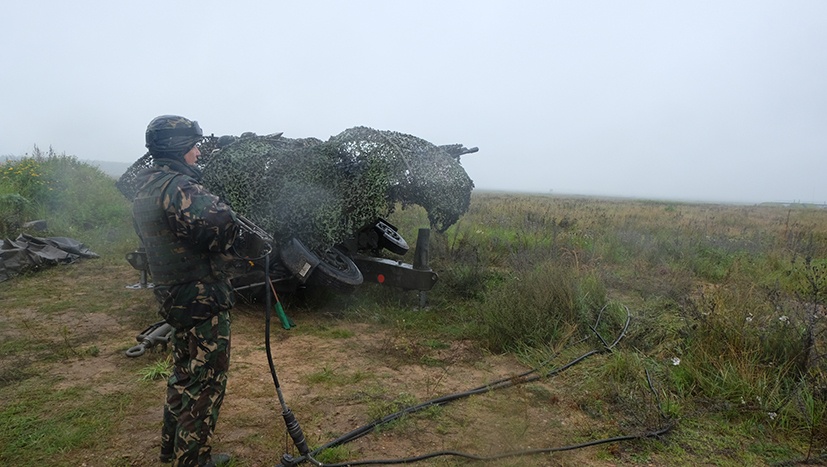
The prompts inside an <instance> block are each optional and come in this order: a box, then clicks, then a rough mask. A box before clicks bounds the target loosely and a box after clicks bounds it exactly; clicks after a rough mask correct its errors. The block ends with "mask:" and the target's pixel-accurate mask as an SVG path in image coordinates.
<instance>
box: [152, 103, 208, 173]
mask: <svg viewBox="0 0 827 467" xmlns="http://www.w3.org/2000/svg"><path fill="white" fill-rule="evenodd" d="M202 139H204V133H203V132H202V131H201V127H200V126H198V122H196V121H193V120H189V119H187V118H184V117H181V116H178V115H161V116H160V117H155V118H153V119H152V121H151V122H149V125H147V127H146V147H147V149H149V153H150V154H152V156H153V157H155V158H158V159H178V160H181V161H184V162H186V163H188V164H190V165H192V164H194V163H195V160H196V158H197V157H198V155H200V153H199V152H198V148H197V147H196V144H198V143H200V142H201V140H202ZM195 153H198V154H195ZM185 156H187V157H185Z"/></svg>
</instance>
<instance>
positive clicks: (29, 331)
mask: <svg viewBox="0 0 827 467" xmlns="http://www.w3.org/2000/svg"><path fill="white" fill-rule="evenodd" d="M6 164H13V165H11V166H10V165H4V166H0V173H2V174H3V176H2V177H0V214H2V215H3V219H5V220H6V221H7V222H5V223H4V224H3V225H2V226H0V228H2V229H4V230H3V232H2V233H3V234H4V235H6V236H13V235H14V234H15V233H16V232H18V230H14V229H15V224H16V223H19V222H17V221H18V220H20V219H23V218H25V217H31V216H40V215H43V216H45V217H48V218H49V219H50V222H49V224H50V230H49V231H48V232H45V233H43V234H44V235H52V234H54V235H63V236H69V237H75V238H77V239H79V240H81V241H84V242H85V243H87V244H88V245H90V247H91V248H92V249H93V250H94V251H96V252H97V253H99V254H100V255H101V257H100V258H97V259H92V260H87V261H84V262H82V263H79V264H72V265H64V266H61V267H59V268H45V269H41V270H38V271H32V272H30V273H27V274H24V275H23V276H21V277H17V278H14V279H13V280H10V281H7V282H4V283H0V310H3V311H1V312H0V324H2V329H0V337H2V339H0V398H2V400H4V401H7V402H6V403H4V404H2V405H0V463H5V464H15V465H42V464H48V465H73V460H77V459H78V458H79V457H78V456H79V455H78V454H77V453H78V452H82V451H90V452H105V450H106V442H107V436H106V435H102V434H101V433H107V432H109V431H111V430H117V429H119V428H118V427H119V425H118V423H119V419H120V418H122V416H123V414H124V411H125V410H126V409H125V407H130V410H132V408H133V407H132V406H134V405H135V404H140V403H141V401H143V400H144V399H146V397H148V396H146V395H145V394H144V392H143V391H145V389H146V387H145V386H143V385H153V384H161V383H160V382H159V381H158V380H159V379H163V378H164V375H165V374H166V372H167V371H168V368H169V367H168V365H169V364H168V361H167V360H166V359H165V356H164V355H163V354H162V355H160V356H158V358H157V360H156V361H155V362H154V363H151V364H149V365H147V363H146V361H144V362H136V361H128V362H126V363H125V368H124V369H122V371H121V372H119V373H117V374H118V375H119V377H123V375H124V374H128V375H129V376H128V378H129V379H130V381H134V382H135V384H137V386H135V387H130V388H128V389H123V388H121V389H118V390H114V391H113V392H110V393H108V394H107V395H106V397H101V396H100V394H98V393H96V390H95V387H96V386H95V385H93V384H92V383H89V384H76V385H71V386H68V387H63V386H62V385H61V384H58V383H59V381H60V379H59V378H57V377H55V376H51V377H46V378H44V377H42V376H41V375H42V374H43V372H44V371H48V369H49V368H60V367H63V366H70V365H73V364H83V363H86V364H90V365H94V364H96V363H97V362H100V361H102V360H103V358H102V357H105V356H107V355H111V353H112V350H111V349H112V344H111V343H110V342H108V341H107V340H106V336H98V335H97V334H96V329H97V326H96V323H103V322H105V323H107V324H108V325H110V326H123V327H126V328H130V329H133V328H134V329H142V328H143V327H145V325H146V324H147V323H150V322H154V321H155V316H156V314H155V304H154V300H153V299H152V298H151V295H150V294H142V295H139V296H140V297H141V298H140V299H136V293H135V292H134V291H130V290H127V289H126V288H125V287H123V284H125V283H129V282H130V281H131V282H134V281H135V275H134V271H132V270H131V269H130V268H128V267H125V266H124V260H123V257H124V255H125V253H127V252H128V251H131V250H132V249H134V245H135V239H134V234H133V233H132V230H131V223H130V220H129V210H128V203H127V202H125V200H122V199H121V198H122V197H120V195H119V193H117V191H116V190H115V189H114V187H113V186H112V185H111V183H112V180H111V179H109V178H108V177H105V176H103V175H102V174H100V173H98V171H96V169H93V168H89V167H87V166H85V165H84V164H81V163H78V162H77V161H76V160H74V159H73V158H71V157H67V156H62V155H58V154H55V153H54V152H53V151H51V150H50V151H49V152H48V153H43V152H38V153H37V154H35V155H33V156H32V157H30V158H27V159H24V160H23V161H21V162H16V163H6ZM10 168H11V170H9V169H10ZM58 174H61V175H62V176H61V177H57V175H58ZM81 187H85V188H81ZM49 188H52V189H51V190H50V189H49ZM58 188H59V189H60V190H62V193H64V196H63V197H62V198H60V199H57V198H56V197H55V196H54V195H53V192H54V191H55V189H58ZM390 221H391V222H392V223H393V224H395V225H397V226H400V227H401V233H402V235H403V236H404V237H405V238H407V239H409V243H410V244H411V245H412V246H413V245H414V242H413V241H411V240H412V239H415V237H416V231H417V229H418V228H420V227H424V226H425V225H426V224H427V216H426V215H425V213H424V211H423V210H422V209H421V208H418V207H415V206H413V207H408V208H405V209H399V210H397V211H396V212H395V213H394V214H393V215H392V216H391V218H390ZM403 260H404V261H406V262H412V260H413V252H412V251H411V252H409V253H408V255H407V256H405V258H403ZM430 265H431V267H432V268H433V269H434V270H435V271H437V272H438V274H439V276H440V279H439V282H438V284H437V286H436V287H435V288H434V289H433V290H432V291H430V292H428V293H427V299H428V300H427V302H428V307H427V308H424V309H420V308H419V307H418V306H417V304H418V303H419V296H418V295H417V294H416V293H415V292H406V291H399V290H388V289H382V288H377V287H363V288H362V289H360V290H358V291H357V292H356V293H354V294H352V295H348V296H330V295H327V294H318V295H316V296H310V297H306V298H304V299H302V298H299V297H289V296H288V297H283V299H284V301H285V303H286V304H288V308H289V309H288V314H293V313H298V314H299V315H304V314H308V315H310V316H312V318H308V319H307V320H304V321H303V323H302V325H300V326H299V327H297V328H296V329H295V330H291V331H290V332H291V333H293V334H292V335H297V336H313V337H317V338H320V339H324V340H331V341H332V340H335V341H346V342H348V343H349V344H350V343H352V342H353V344H352V345H356V344H355V341H357V339H355V338H354V337H356V335H355V334H354V331H353V330H351V329H350V328H348V326H346V324H348V323H363V324H369V325H370V326H378V327H380V328H381V329H383V330H385V331H386V332H385V333H383V336H385V337H384V339H385V340H384V341H378V342H375V343H374V344H375V346H376V349H378V351H377V354H376V355H375V359H376V361H377V362H382V364H384V365H386V366H387V367H389V368H391V369H400V368H404V367H405V365H410V364H416V365H420V366H422V367H424V368H430V369H436V370H444V372H450V371H451V370H452V365H453V364H454V361H453V360H452V358H453V357H452V355H453V353H452V349H453V348H454V347H455V346H458V345H463V346H472V347H473V348H475V349H476V351H477V352H479V355H480V356H481V357H480V359H481V360H482V359H483V357H482V356H485V355H488V356H497V355H503V354H506V355H515V356H517V357H518V359H519V360H520V361H521V362H524V363H526V364H528V365H529V366H543V367H544V368H549V369H550V368H554V367H555V366H556V365H559V364H560V362H565V361H567V359H569V358H573V356H576V355H577V354H578V353H579V352H582V351H583V350H584V349H587V348H589V346H592V347H594V346H597V347H600V346H601V345H602V343H601V340H603V341H606V342H612V341H613V340H614V339H615V337H616V336H618V335H620V333H621V332H623V331H622V330H623V327H624V322H625V316H626V309H628V310H629V312H630V313H631V317H632V321H631V322H632V325H631V326H630V327H629V328H628V329H627V330H625V334H624V339H622V340H621V341H620V343H619V345H618V347H616V348H614V349H613V351H612V352H610V353H606V354H602V355H600V356H597V357H594V358H592V359H591V360H590V361H589V362H588V363H584V364H582V365H578V366H576V367H573V368H572V369H571V370H569V371H567V372H566V373H565V374H564V375H561V376H560V377H559V378H558V379H556V380H555V385H559V388H561V390H562V391H564V393H562V394H565V396H566V397H568V398H571V399H572V400H574V401H575V403H576V404H575V405H576V406H575V407H574V408H565V409H562V410H573V411H576V412H578V413H581V414H583V415H585V416H586V417H587V418H589V419H590V420H593V421H595V422H596V423H597V422H599V423H597V425H595V426H596V427H598V428H594V430H593V431H590V430H588V429H584V430H582V431H581V432H580V435H579V436H581V437H582V440H589V439H593V438H594V437H595V436H613V435H616V434H618V432H620V431H622V432H628V431H636V430H637V431H641V430H645V429H647V428H651V426H653V425H656V424H658V423H661V422H662V421H663V420H664V419H668V420H672V421H675V422H677V425H676V428H675V429H674V430H673V431H672V432H671V433H670V434H669V435H668V436H666V437H664V438H663V439H661V440H658V441H646V442H641V443H637V444H633V445H624V446H622V447H615V448H609V447H606V448H601V449H600V450H597V451H596V453H595V454H594V455H595V457H596V458H597V460H598V461H601V462H615V461H620V462H626V463H631V464H639V463H654V464H659V463H660V464H663V463H667V464H673V465H693V464H704V463H707V464H721V465H742V464H759V465H760V464H771V463H783V462H793V461H801V460H804V461H818V460H821V461H823V459H824V456H825V451H826V450H827V428H825V426H827V423H825V420H827V389H825V388H827V366H826V365H827V363H825V361H827V359H825V357H824V356H825V355H827V330H825V328H827V318H825V315H824V309H825V306H827V303H825V301H827V212H825V211H824V210H823V209H820V208H814V207H812V206H780V205H755V206H737V205H714V204H689V203H675V202H658V201H645V200H614V199H595V198H574V197H559V196H549V195H516V194H502V193H484V192H481V193H475V194H474V195H473V197H472V203H471V207H470V209H469V211H468V213H467V214H466V215H465V216H463V217H462V218H461V219H460V221H459V222H458V223H457V224H455V225H454V226H452V227H451V228H449V229H448V230H447V231H446V232H445V233H444V234H439V233H436V232H431V244H430ZM241 313H242V315H241V316H242V317H244V315H243V312H241ZM246 318H247V319H242V320H241V325H242V326H248V327H252V326H253V325H252V324H250V321H252V318H251V317H246ZM598 318H599V320H598ZM297 321H298V320H297ZM256 322H257V321H256ZM595 323H597V326H596V327H595V328H594V329H591V327H592V326H593V325H594V324H595ZM102 339H103V340H102ZM582 339H586V340H585V341H582ZM118 345H119V347H118V348H117V351H118V352H122V351H123V350H125V349H126V347H128V344H118ZM121 347H122V348H121ZM239 357H241V359H242V360H244V359H247V358H250V357H251V355H249V354H241V355H239ZM239 365H242V367H243V366H244V365H249V363H246V362H243V361H242V362H241V363H239ZM113 378H114V376H113ZM433 378H435V380H434V381H433V386H434V388H436V387H437V386H439V384H438V383H439V382H440V381H439V380H438V378H440V377H433ZM142 379H145V380H146V381H141V380H142ZM106 383H107V384H109V383H111V382H106ZM301 384H303V385H305V386H307V387H309V388H322V390H323V391H337V390H343V389H346V390H349V391H351V392H350V395H349V396H347V397H345V396H343V397H344V398H343V399H342V400H343V401H347V402H348V403H350V402H353V403H359V404H364V406H365V408H366V410H367V412H368V413H367V414H366V417H368V418H370V419H378V418H381V417H382V416H384V415H387V414H388V413H392V412H395V411H397V410H399V409H401V408H404V407H405V406H406V405H410V404H413V403H415V400H414V398H413V396H411V395H410V393H407V392H405V391H404V390H403V389H402V390H400V388H391V387H388V386H385V385H383V384H382V380H381V377H380V376H378V375H376V374H373V373H371V371H370V370H369V369H364V370H359V371H355V372H354V371H344V370H343V369H342V368H340V367H339V366H337V365H336V364H328V365H327V366H323V367H322V368H320V369H318V370H316V371H313V372H310V373H309V374H307V375H305V376H304V377H303V378H302V380H301ZM556 388H557V386H555V387H554V390H552V389H550V388H549V386H546V385H542V384H532V385H529V386H527V387H525V388H523V389H521V390H519V391H514V394H512V395H509V396H499V395H497V396H490V397H488V396H487V397H485V398H481V399H477V400H472V401H468V402H466V403H464V404H465V405H463V407H470V408H472V409H475V410H477V409H483V410H489V411H491V412H493V413H500V412H502V413H506V412H508V411H509V410H512V409H514V407H519V408H520V410H523V411H525V413H526V415H525V417H526V419H528V417H529V416H536V415H537V414H535V413H532V414H531V415H529V412H530V411H532V410H540V411H544V410H548V411H553V410H561V408H560V407H558V404H559V400H560V398H561V393H559V392H557V390H556ZM153 390H154V389H153ZM429 391H430V389H429ZM515 404H516V405H515ZM521 404H522V405H521ZM512 411H513V410H512ZM317 417H318V418H319V419H320V420H323V418H324V417H323V416H321V415H319V416H317ZM417 417H419V418H417ZM423 418H424V419H425V421H427V422H428V423H430V424H432V425H434V426H436V429H437V430H438V431H439V432H441V433H443V434H444V435H448V434H450V433H454V432H456V431H458V430H465V429H473V428H471V427H472V425H469V424H467V423H466V422H464V421H462V419H461V417H457V416H456V415H454V414H452V413H448V412H447V411H446V412H442V411H434V413H425V412H423V413H421V414H417V416H416V417H403V419H400V420H398V421H397V422H395V423H394V424H393V426H389V427H383V430H390V431H395V430H396V431H400V432H403V433H405V434H407V435H411V434H412V433H413V432H414V431H415V430H417V429H418V427H419V425H418V424H417V423H418V422H422V421H423ZM73 420H74V421H78V422H77V423H75V422H73ZM251 423H253V421H251ZM319 423H322V422H319ZM609 426H612V427H614V428H612V429H610V428H608V427H609ZM503 428H504V429H506V430H508V432H509V433H508V436H506V437H505V438H504V439H508V440H511V439H512V438H513V440H518V439H520V438H521V436H522V435H523V433H524V432H525V431H526V430H530V429H531V427H530V426H529V425H528V424H526V423H525V422H524V421H523V422H520V421H519V420H516V421H515V420H509V422H508V423H504V424H503ZM316 436H317V437H318V436H321V435H316ZM264 439H265V438H261V437H258V438H257V437H256V436H254V435H253V434H251V435H249V436H248V437H247V438H245V441H244V442H245V443H249V445H251V446H259V447H260V446H262V445H265V444H266V441H265V440H264ZM471 444H472V445H473V443H471ZM472 447H473V446H472ZM328 451H330V452H326V453H325V456H329V461H331V462H333V461H337V460H341V459H346V458H348V457H350V456H352V455H353V454H354V452H356V449H355V448H350V447H337V448H335V449H331V450H328ZM510 462H512V461H510V460H509V461H508V462H506V465H520V463H519V462H517V463H512V464H509V463H510ZM538 462H542V461H538ZM129 463H130V461H128V460H122V459H121V460H118V459H115V460H111V461H110V462H108V463H107V465H129ZM443 465H461V463H455V462H454V461H446V463H445V464H443Z"/></svg>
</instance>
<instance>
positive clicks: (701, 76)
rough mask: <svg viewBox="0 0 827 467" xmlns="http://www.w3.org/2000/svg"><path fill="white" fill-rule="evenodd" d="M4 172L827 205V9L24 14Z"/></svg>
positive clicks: (29, 6)
mask: <svg viewBox="0 0 827 467" xmlns="http://www.w3.org/2000/svg"><path fill="white" fill-rule="evenodd" d="M2 18H3V21H2V22H3V27H2V28H0V44H2V46H0V66H2V70H3V71H2V72H0V156H3V155H23V154H26V153H29V152H31V151H32V148H33V146H34V145H37V146H39V147H40V148H41V149H45V148H48V147H52V148H53V149H54V150H55V151H57V152H65V153H67V154H71V155H75V156H77V157H78V158H79V159H83V160H100V161H117V162H124V163H131V162H133V161H134V160H136V159H138V158H139V157H140V156H141V155H143V153H144V152H145V148H144V131H145V129H146V125H147V123H149V121H150V120H151V119H152V118H153V117H155V116H157V115H161V114H180V115H184V116H186V117H188V118H191V119H194V120H197V121H198V122H199V124H200V125H201V127H202V128H203V129H204V130H205V132H207V133H214V134H216V135H223V134H240V133H242V132H245V131H253V132H256V133H259V134H266V133H273V132H284V136H286V137H290V138H303V137H310V136H313V137H317V138H320V139H323V140H324V139H327V138H328V137H330V136H332V135H335V134H337V133H339V132H341V131H343V130H345V129H347V128H350V127H354V126H369V127H372V128H376V129H380V130H394V131H399V132H403V133H409V134H412V135H415V136H418V137H421V138H424V139H426V140H428V141H430V142H432V143H435V144H451V143H462V144H465V145H466V146H469V147H471V146H477V147H479V148H480V151H479V152H478V153H476V154H471V155H467V156H463V159H462V162H463V166H464V167H465V169H466V171H467V172H468V174H469V176H470V177H471V178H472V179H473V180H474V183H475V185H476V187H477V188H478V189H491V190H509V191H517V190H519V191H529V192H541V193H549V192H552V193H559V194H582V195H606V196H622V197H642V198H650V199H674V200H690V201H723V202H748V203H754V202H765V201H766V202H770V201H771V202H814V203H825V202H827V183H824V182H823V181H822V177H823V176H824V174H827V157H825V152H826V151H825V149H827V131H826V130H827V86H825V83H827V27H825V26H824V20H825V18H827V2H824V1H821V0H813V1H795V0H794V1H786V2H779V1H763V0H756V1H725V2H720V1H694V2H662V1H654V0H653V1H628V2H616V1H598V0H595V1H582V2H555V1H548V2H546V1H518V2H506V1H486V0H475V1H449V2H445V1H417V2H380V1H350V2H334V1H308V2H251V1H236V2H232V3H230V2H218V1H199V2H195V1H177V2H161V1H155V0H151V1H142V2H104V1H99V2H92V1H82V0H81V1H74V2H63V1H38V2H5V4H4V6H3V13H2Z"/></svg>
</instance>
